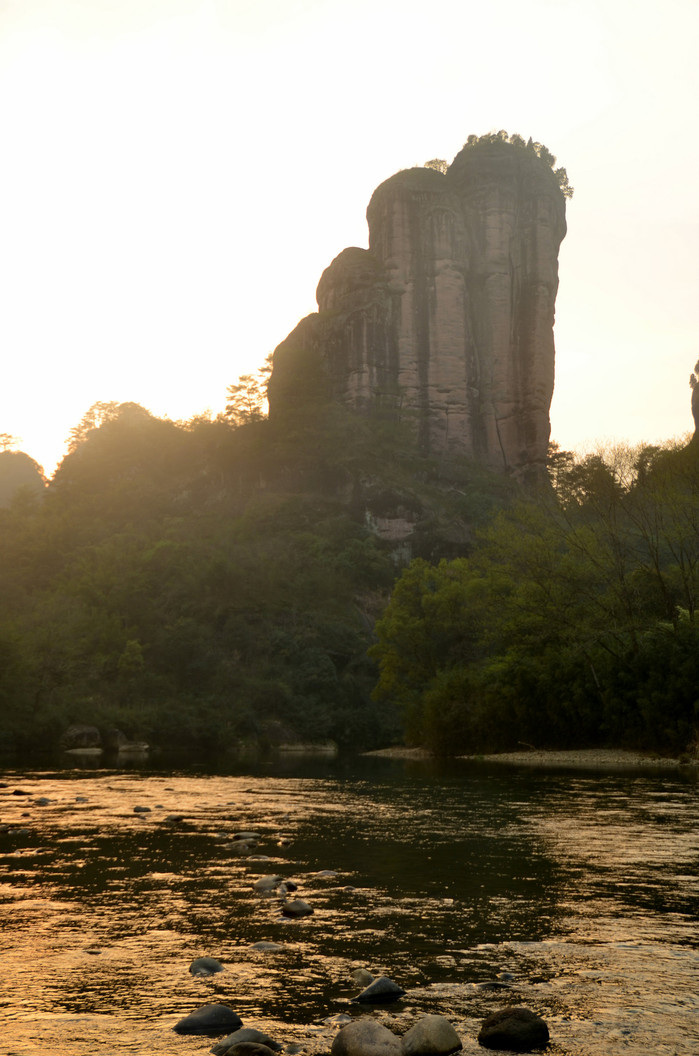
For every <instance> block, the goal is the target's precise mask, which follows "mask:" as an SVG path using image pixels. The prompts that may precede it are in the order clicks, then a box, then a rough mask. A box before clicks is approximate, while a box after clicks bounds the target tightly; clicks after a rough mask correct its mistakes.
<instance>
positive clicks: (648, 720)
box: [372, 444, 699, 753]
mask: <svg viewBox="0 0 699 1056" xmlns="http://www.w3.org/2000/svg"><path fill="white" fill-rule="evenodd" d="M552 478H553V482H554V491H553V493H552V494H550V495H548V496H547V495H545V494H540V495H538V496H532V497H529V498H528V499H526V500H524V501H521V502H519V503H517V504H516V505H514V506H513V507H512V508H510V509H508V510H507V511H503V512H501V513H500V514H499V515H498V516H496V517H495V518H494V519H493V521H492V523H491V524H490V525H489V526H488V527H487V528H486V529H485V530H484V531H483V532H482V533H481V534H480V537H479V539H478V542H477V545H476V546H475V547H474V549H473V552H472V553H471V555H470V556H469V557H468V558H460V559H456V560H453V561H446V560H442V561H441V562H439V563H438V564H436V565H434V564H430V563H428V562H426V561H423V560H418V561H415V562H413V563H412V564H411V565H410V567H409V568H408V569H406V571H405V572H404V573H403V575H402V577H401V579H400V580H399V582H398V583H397V585H396V588H395V590H394V592H393V595H392V598H391V601H390V603H389V605H388V607H387V609H386V611H385V613H384V615H383V617H382V618H381V620H380V621H379V622H378V625H377V633H378V638H379V641H378V644H377V645H376V646H374V647H373V649H372V655H373V656H374V658H375V659H376V660H377V662H378V663H379V665H380V670H381V677H380V681H379V685H378V687H377V690H376V691H375V696H376V699H377V700H385V699H390V700H393V701H398V702H399V703H400V704H401V706H402V708H403V713H404V721H405V727H406V732H407V736H408V738H409V739H410V740H411V741H413V742H414V743H421V744H425V743H426V744H428V745H430V746H431V747H432V748H433V749H434V750H435V751H437V752H442V753H451V752H455V751H481V750H485V749H494V748H512V747H513V746H516V745H518V744H521V743H526V744H536V745H537V746H540V747H546V746H548V747H552V746H558V747H570V746H579V745H595V744H612V745H625V746H628V747H636V748H642V749H652V750H659V751H667V752H682V751H684V750H687V749H688V748H690V747H691V746H692V745H693V744H694V743H695V741H696V737H697V728H698V727H699V621H698V620H697V598H698V594H699V452H698V451H697V449H696V447H695V445H694V444H690V445H689V446H688V447H685V448H684V449H672V448H668V449H665V450H659V449H658V448H649V447H644V448H640V449H636V450H635V451H629V450H624V449H619V450H617V451H615V452H612V453H611V455H610V456H608V457H607V458H603V457H602V456H601V455H593V456H588V457H586V458H584V459H582V460H581V461H576V460H575V459H574V458H573V457H572V456H570V455H566V454H565V453H561V452H554V457H553V459H552Z"/></svg>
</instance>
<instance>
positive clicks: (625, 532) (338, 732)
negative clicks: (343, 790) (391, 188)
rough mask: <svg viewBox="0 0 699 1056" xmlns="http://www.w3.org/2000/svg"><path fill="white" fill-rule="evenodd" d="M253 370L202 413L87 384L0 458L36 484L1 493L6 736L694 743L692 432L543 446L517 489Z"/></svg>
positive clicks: (1, 683)
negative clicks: (281, 393) (62, 410)
mask: <svg viewBox="0 0 699 1056" xmlns="http://www.w3.org/2000/svg"><path fill="white" fill-rule="evenodd" d="M263 381H264V371H263V372H262V373H261V375H260V376H259V378H258V379H257V380H255V379H254V378H251V377H244V378H242V379H240V381H239V384H238V386H231V387H230V389H229V393H228V396H229V402H228V405H227V407H226V412H225V413H224V414H222V415H220V416H219V417H218V418H217V419H215V420H212V419H211V418H210V417H206V416H202V417H200V418H196V419H193V420H192V421H190V422H185V423H176V422H172V421H169V420H167V419H158V418H155V417H153V416H152V415H151V414H150V413H149V412H148V411H146V410H145V409H144V408H143V407H140V406H139V405H137V404H113V403H106V404H96V405H95V406H94V407H92V408H90V410H89V411H88V413H87V414H86V415H85V416H84V418H83V419H82V421H81V422H80V423H79V424H78V426H76V428H75V429H74V430H73V431H72V433H71V440H70V451H69V454H68V455H67V456H66V458H65V459H64V461H63V462H62V464H61V465H60V467H59V468H58V470H57V471H56V474H55V476H54V478H53V479H52V480H51V481H50V482H49V483H48V486H46V487H43V483H42V480H41V477H40V474H39V471H38V467H36V466H35V464H34V463H32V462H31V460H29V459H28V458H27V456H25V455H15V454H13V453H10V452H5V453H4V454H1V455H0V458H2V459H5V462H6V465H7V467H8V470H9V469H12V470H13V472H14V467H15V463H16V464H17V465H20V464H21V466H22V467H24V468H25V469H26V467H27V466H29V468H30V469H31V470H32V473H33V474H34V476H35V477H36V476H37V474H38V479H39V482H40V485H41V486H40V487H39V488H34V489H33V490H32V489H31V488H26V487H20V488H18V489H15V491H16V493H15V495H14V499H13V501H12V502H11V503H10V504H9V505H7V506H6V507H5V508H4V509H0V532H1V533H2V540H3V545H2V549H1V550H0V596H1V597H2V599H3V606H2V613H1V614H0V706H1V707H2V714H3V738H2V745H3V746H4V747H5V748H8V747H15V748H19V749H28V748H31V747H36V746H37V745H39V746H52V745H55V744H56V742H57V739H58V737H59V735H60V733H61V731H62V730H63V729H64V728H65V727H66V726H67V725H69V724H70V723H89V724H91V725H97V726H100V727H101V728H103V729H105V728H110V727H117V728H120V729H122V730H123V731H124V732H125V733H126V734H127V735H128V736H130V737H133V738H136V739H144V740H148V741H150V742H152V743H155V744H159V745H163V746H165V745H188V746H199V747H202V748H217V749H218V748H226V747H231V748H233V747H236V746H239V745H240V744H241V743H242V742H251V741H252V742H255V743H257V744H263V745H264V744H266V743H268V744H274V743H276V742H279V741H282V740H289V739H302V740H321V739H326V738H332V739H334V740H336V741H338V742H339V743H340V744H341V745H346V746H352V747H354V748H357V747H371V746H376V745H379V744H385V743H387V742H389V741H391V740H395V739H396V738H397V737H399V736H400V723H399V717H401V716H402V722H403V729H404V734H405V737H406V739H407V740H408V741H409V742H412V743H420V744H426V745H428V746H429V747H431V748H432V749H433V750H434V751H435V752H438V753H453V752H457V751H481V750H489V749H497V748H506V747H507V748H509V747H512V746H514V745H517V744H519V743H521V742H524V743H527V744H536V745H538V746H561V747H566V746H573V745H575V746H579V745H583V744H585V745H593V744H601V743H603V744H612V745H625V746H629V747H640V748H648V749H653V750H658V751H668V752H678V751H679V752H681V751H684V750H686V749H687V748H688V747H689V746H690V745H692V744H693V743H694V742H695V741H696V737H697V733H696V731H697V726H698V725H699V689H698V688H697V687H699V634H698V630H697V628H698V622H697V596H698V592H699V450H698V449H697V445H696V442H693V443H691V444H689V445H688V446H686V447H684V448H679V447H676V448H673V447H670V446H668V447H667V448H665V449H662V450H661V449H659V448H655V447H652V448H651V447H644V448H639V449H636V450H634V451H630V450H626V449H619V450H617V451H615V452H611V453H607V454H605V455H602V454H598V455H592V456H587V457H586V458H583V459H576V458H575V457H574V456H572V455H570V454H569V453H566V452H560V451H557V450H554V451H553V453H552V457H551V460H550V467H549V469H550V476H551V482H552V486H551V487H542V488H541V491H540V492H539V493H538V494H532V493H531V491H530V492H528V493H527V494H526V495H525V494H523V493H522V491H521V489H520V488H519V487H518V486H517V484H516V483H515V482H514V481H512V480H510V479H508V478H507V477H505V476H503V475H501V474H495V475H494V474H491V473H489V472H488V471H487V470H485V469H484V468H483V467H478V466H475V465H473V464H469V463H467V462H465V461H460V460H458V459H457V460H452V461H450V462H449V463H444V462H437V461H433V460H428V459H425V458H421V457H419V456H418V455H417V454H416V453H415V449H414V445H413V444H412V443H411V441H410V438H409V434H408V433H407V432H406V430H407V429H408V428H409V427H408V426H406V425H405V423H404V424H400V423H394V422H387V421H383V420H380V419H376V420H369V419H366V418H361V417H357V416H356V415H353V414H351V413H349V412H347V411H346V410H344V409H342V408H340V407H338V406H337V405H334V404H332V403H331V402H330V401H327V400H326V399H325V398H324V397H323V396H322V394H320V395H319V394H318V391H317V388H313V387H310V388H309V393H311V395H309V396H308V397H307V401H306V402H305V403H303V401H301V400H299V401H298V403H293V404H292V405H290V407H289V408H288V409H287V411H286V413H285V414H284V416H283V418H282V419H281V420H279V421H277V422H276V423H275V422H271V421H270V420H268V419H266V418H265V417H264V415H263V412H262V409H261V405H260V401H261V399H262V398H263V393H264V390H263ZM313 393H315V395H312V394H313ZM309 400H312V401H313V402H312V404H309V402H308V401H309ZM0 468H1V467H0ZM404 524H409V525H410V546H409V549H406V547H405V545H404V544H403V543H402V542H401V537H400V530H401V525H404ZM396 531H397V532H398V535H396V534H395V532H396ZM392 533H393V534H392ZM411 559H412V560H411ZM372 690H373V699H372Z"/></svg>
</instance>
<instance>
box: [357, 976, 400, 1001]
mask: <svg viewBox="0 0 699 1056" xmlns="http://www.w3.org/2000/svg"><path fill="white" fill-rule="evenodd" d="M404 996H405V990H402V989H401V987H400V986H398V984H397V983H394V982H393V980H392V979H389V978H388V977H387V976H385V975H380V976H379V978H378V979H374V982H373V983H370V984H369V986H367V988H366V990H362V992H361V994H358V995H357V996H356V997H355V998H353V999H352V1001H353V1003H358V1004H360V1005H372V1004H373V1005H379V1004H381V1005H385V1004H389V1003H390V1002H391V1001H398V999H399V998H401V997H404Z"/></svg>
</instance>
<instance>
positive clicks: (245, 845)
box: [221, 840, 252, 855]
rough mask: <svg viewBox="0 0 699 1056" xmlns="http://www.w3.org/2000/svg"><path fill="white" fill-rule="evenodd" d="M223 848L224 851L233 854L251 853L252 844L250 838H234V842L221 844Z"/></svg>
mask: <svg viewBox="0 0 699 1056" xmlns="http://www.w3.org/2000/svg"><path fill="white" fill-rule="evenodd" d="M221 849H222V850H224V851H230V852H231V854H240V855H244V854H250V851H251V849H252V844H251V843H250V841H249V840H233V842H232V843H224V844H222V845H221Z"/></svg>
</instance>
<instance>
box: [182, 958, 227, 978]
mask: <svg viewBox="0 0 699 1056" xmlns="http://www.w3.org/2000/svg"><path fill="white" fill-rule="evenodd" d="M189 971H190V973H191V974H192V975H216V973H217V972H222V971H223V965H222V964H221V962H220V961H217V960H216V958H215V957H197V958H196V959H195V960H193V961H192V963H191V964H190V966H189Z"/></svg>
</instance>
